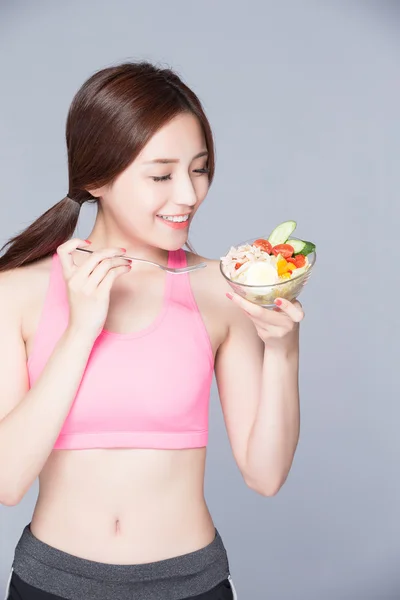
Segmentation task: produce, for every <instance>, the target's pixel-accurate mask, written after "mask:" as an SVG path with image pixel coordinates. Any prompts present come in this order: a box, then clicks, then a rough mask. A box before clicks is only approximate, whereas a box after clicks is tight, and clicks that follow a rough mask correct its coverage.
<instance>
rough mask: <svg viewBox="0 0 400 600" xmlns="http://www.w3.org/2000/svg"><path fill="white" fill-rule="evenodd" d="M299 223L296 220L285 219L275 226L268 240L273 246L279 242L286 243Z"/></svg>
mask: <svg viewBox="0 0 400 600" xmlns="http://www.w3.org/2000/svg"><path fill="white" fill-rule="evenodd" d="M296 226H297V223H296V221H285V222H284V223H281V224H280V225H278V227H275V229H274V230H273V232H272V233H271V235H270V236H269V238H268V241H269V243H270V244H272V246H277V245H278V244H284V243H285V242H286V240H287V239H288V237H289V236H291V235H292V233H293V231H294V230H295V229H296Z"/></svg>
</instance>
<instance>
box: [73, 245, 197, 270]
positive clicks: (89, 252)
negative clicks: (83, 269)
mask: <svg viewBox="0 0 400 600" xmlns="http://www.w3.org/2000/svg"><path fill="white" fill-rule="evenodd" d="M76 250H79V252H87V253H88V254H93V250H88V249H87V248H76ZM117 258H128V259H130V260H137V261H139V262H143V263H148V264H149V265H154V266H155V267H158V268H159V269H162V270H163V271H167V273H172V275H181V274H182V273H190V272H191V271H197V269H204V267H206V266H207V263H205V262H202V263H198V264H197V265H191V266H188V267H180V268H178V269H176V268H174V267H164V265H160V264H159V263H156V262H153V261H152V260H146V259H144V258H136V257H135V256H125V255H121V256H118V257H117Z"/></svg>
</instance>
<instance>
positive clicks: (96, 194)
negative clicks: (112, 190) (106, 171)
mask: <svg viewBox="0 0 400 600" xmlns="http://www.w3.org/2000/svg"><path fill="white" fill-rule="evenodd" d="M108 187H109V186H108V185H103V186H101V187H98V188H92V187H90V188H86V191H87V192H89V194H91V196H93V198H101V197H102V196H104V194H105V193H106V191H107V190H108Z"/></svg>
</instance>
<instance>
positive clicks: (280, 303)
mask: <svg viewBox="0 0 400 600" xmlns="http://www.w3.org/2000/svg"><path fill="white" fill-rule="evenodd" d="M275 304H276V305H277V306H282V300H280V299H279V298H277V299H276V300H275Z"/></svg>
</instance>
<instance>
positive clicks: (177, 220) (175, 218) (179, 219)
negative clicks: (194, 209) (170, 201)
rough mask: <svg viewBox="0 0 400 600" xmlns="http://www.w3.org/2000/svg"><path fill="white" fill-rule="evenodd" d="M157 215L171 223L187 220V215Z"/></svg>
mask: <svg viewBox="0 0 400 600" xmlns="http://www.w3.org/2000/svg"><path fill="white" fill-rule="evenodd" d="M158 216H159V217H161V218H162V219H165V221H172V222H173V223H183V222H184V221H187V220H188V218H189V215H185V216H184V217H165V216H164V215H158Z"/></svg>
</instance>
